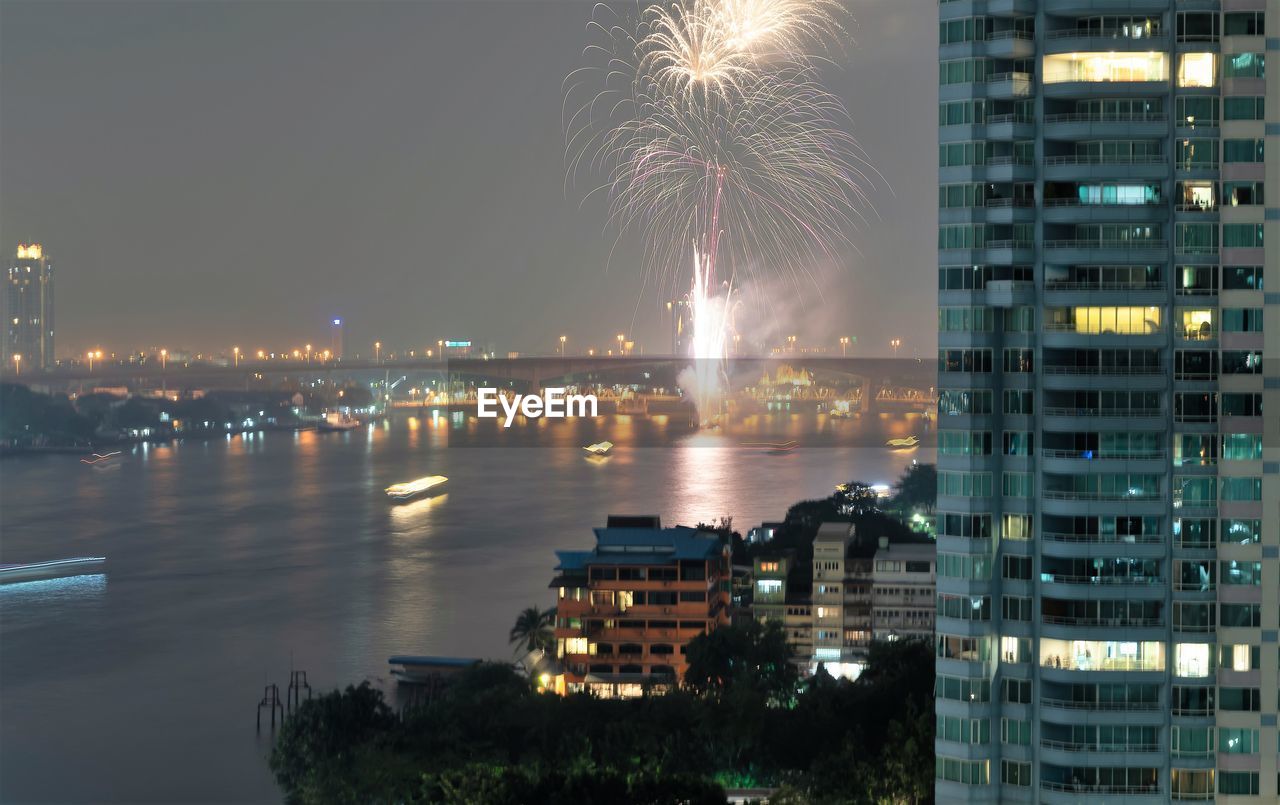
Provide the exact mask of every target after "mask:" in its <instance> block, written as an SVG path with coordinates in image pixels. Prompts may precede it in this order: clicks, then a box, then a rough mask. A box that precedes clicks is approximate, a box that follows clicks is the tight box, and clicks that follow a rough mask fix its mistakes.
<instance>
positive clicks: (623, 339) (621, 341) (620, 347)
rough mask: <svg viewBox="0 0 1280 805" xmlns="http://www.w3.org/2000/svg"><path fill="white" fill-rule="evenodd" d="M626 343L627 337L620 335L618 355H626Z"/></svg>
mask: <svg viewBox="0 0 1280 805" xmlns="http://www.w3.org/2000/svg"><path fill="white" fill-rule="evenodd" d="M625 341H626V336H624V335H623V334H622V333H618V354H619V355H625V354H626V352H627V351H626V350H625V349H624V348H623V346H622V345H623V343H624V342H625Z"/></svg>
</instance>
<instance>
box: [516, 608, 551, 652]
mask: <svg viewBox="0 0 1280 805" xmlns="http://www.w3.org/2000/svg"><path fill="white" fill-rule="evenodd" d="M555 617H556V611H555V608H554V607H553V608H551V609H545V610H544V609H538V608H537V607H528V608H527V609H525V610H524V611H523V612H521V613H520V614H519V616H517V617H516V625H515V626H512V627H511V634H510V635H508V639H507V642H509V643H511V645H513V646H516V647H517V648H523V649H524V650H525V651H536V650H538V649H549V648H551V647H552V646H553V645H555V632H553V631H552V629H551V624H552V622H554V620H555Z"/></svg>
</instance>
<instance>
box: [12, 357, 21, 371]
mask: <svg viewBox="0 0 1280 805" xmlns="http://www.w3.org/2000/svg"><path fill="white" fill-rule="evenodd" d="M13 372H14V374H19V375H20V374H22V356H21V355H14V356H13Z"/></svg>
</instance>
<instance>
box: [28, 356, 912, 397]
mask: <svg viewBox="0 0 1280 805" xmlns="http://www.w3.org/2000/svg"><path fill="white" fill-rule="evenodd" d="M692 362H693V361H692V359H690V358H676V357H673V356H670V355H627V356H590V355H580V356H574V355H570V356H546V357H528V358H492V359H482V358H449V359H439V358H396V359H390V360H382V361H377V360H344V361H328V362H320V361H312V362H307V361H305V360H267V361H258V360H242V361H240V362H239V364H238V365H227V366H220V365H216V364H206V363H200V364H184V365H177V364H174V363H170V364H168V365H167V366H166V365H162V364H161V363H159V362H156V361H148V362H145V363H127V364H121V363H99V364H95V365H94V367H93V371H92V372H90V371H89V370H88V367H87V366H71V367H60V368H58V369H54V370H52V371H48V372H31V371H27V372H24V373H23V374H22V375H21V376H20V377H18V376H15V375H14V373H13V372H8V373H6V374H5V376H4V378H3V379H4V380H7V381H10V382H12V381H17V382H22V383H27V384H30V385H35V386H40V387H46V388H49V389H50V390H52V391H83V390H85V389H86V388H95V387H124V388H127V389H129V390H131V391H136V390H140V389H152V388H160V387H161V386H165V387H168V388H172V389H244V388H255V389H265V388H278V387H280V386H281V385H284V384H288V383H309V382H312V381H320V382H328V383H335V384H346V383H376V382H378V381H387V382H390V381H392V380H397V379H399V378H400V377H407V378H409V381H408V382H406V383H403V384H401V385H402V387H403V388H404V389H406V390H407V389H408V388H411V387H414V386H418V385H423V384H425V383H430V382H431V381H432V380H435V381H436V382H441V381H444V380H445V379H448V380H449V381H453V382H459V381H460V382H463V383H467V384H468V385H493V386H498V387H506V388H514V389H518V390H522V391H529V390H533V389H538V388H543V387H546V386H549V385H572V384H595V385H613V384H618V385H629V384H645V385H652V386H674V385H675V383H676V377H677V375H678V374H679V373H680V372H681V371H683V370H684V369H685V368H686V367H687V366H689V365H691V364H692ZM781 366H787V367H791V368H801V367H803V368H804V369H806V370H808V371H809V372H811V373H812V374H813V375H814V379H815V381H817V382H826V383H841V382H848V381H852V380H854V379H856V378H865V379H866V380H868V381H871V382H873V383H875V384H876V386H877V387H878V386H879V385H881V384H884V383H892V384H893V385H895V386H904V387H915V388H917V389H929V388H932V387H933V386H934V385H935V384H936V381H935V378H936V369H935V367H934V365H933V363H932V362H927V363H926V362H924V361H922V360H919V359H916V358H838V357H834V358H828V357H814V356H805V355H767V356H744V357H735V358H730V359H729V360H728V362H727V364H726V371H727V373H728V374H729V375H731V376H732V377H734V378H746V379H749V378H750V376H751V375H754V376H756V377H759V376H760V375H761V374H763V373H764V372H766V371H768V372H769V373H770V374H771V375H773V374H775V373H776V369H777V368H778V367H781ZM419 381H422V382H419ZM735 385H737V383H735Z"/></svg>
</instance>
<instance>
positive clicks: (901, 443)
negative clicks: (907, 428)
mask: <svg viewBox="0 0 1280 805" xmlns="http://www.w3.org/2000/svg"><path fill="white" fill-rule="evenodd" d="M885 444H886V445H888V446H889V447H892V448H893V449H895V450H905V449H907V448H910V447H916V446H917V445H919V444H920V440H919V439H917V438H916V437H915V436H908V437H907V438H905V439H890V440H889V441H887V442H885Z"/></svg>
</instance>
